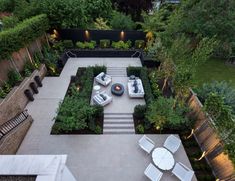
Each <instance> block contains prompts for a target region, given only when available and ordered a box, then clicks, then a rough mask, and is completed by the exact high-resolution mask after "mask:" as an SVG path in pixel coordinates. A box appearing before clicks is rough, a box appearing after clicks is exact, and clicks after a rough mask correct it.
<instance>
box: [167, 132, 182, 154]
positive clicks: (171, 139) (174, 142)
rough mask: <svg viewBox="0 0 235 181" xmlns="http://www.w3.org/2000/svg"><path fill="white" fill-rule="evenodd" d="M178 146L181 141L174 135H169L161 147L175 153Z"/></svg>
mask: <svg viewBox="0 0 235 181" xmlns="http://www.w3.org/2000/svg"><path fill="white" fill-rule="evenodd" d="M180 145H181V140H180V139H179V138H177V137H176V136H174V135H170V136H168V137H167V139H166V141H165V142H164V145H163V146H164V147H165V148H166V149H168V150H169V151H171V152H172V153H175V152H176V151H177V150H178V149H179V147H180Z"/></svg>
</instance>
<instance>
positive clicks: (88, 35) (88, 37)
mask: <svg viewBox="0 0 235 181" xmlns="http://www.w3.org/2000/svg"><path fill="white" fill-rule="evenodd" d="M85 39H86V41H89V39H90V33H89V31H88V30H85Z"/></svg>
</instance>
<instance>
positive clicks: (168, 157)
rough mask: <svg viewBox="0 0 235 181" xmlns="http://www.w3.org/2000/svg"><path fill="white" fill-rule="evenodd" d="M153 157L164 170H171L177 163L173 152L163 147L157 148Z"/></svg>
mask: <svg viewBox="0 0 235 181" xmlns="http://www.w3.org/2000/svg"><path fill="white" fill-rule="evenodd" d="M152 158H153V162H154V164H155V165H156V166H157V167H159V168H160V169H162V170H170V169H172V168H173V166H174V164H175V160H174V157H173V155H172V154H171V152H169V151H168V150H167V149H166V148H163V147H158V148H155V149H154V150H153V153H152Z"/></svg>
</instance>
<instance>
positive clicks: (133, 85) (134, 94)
mask: <svg viewBox="0 0 235 181" xmlns="http://www.w3.org/2000/svg"><path fill="white" fill-rule="evenodd" d="M127 86H128V94H129V96H130V97H131V98H143V97H144V87H143V84H142V81H141V80H140V79H136V80H129V81H128V83H127Z"/></svg>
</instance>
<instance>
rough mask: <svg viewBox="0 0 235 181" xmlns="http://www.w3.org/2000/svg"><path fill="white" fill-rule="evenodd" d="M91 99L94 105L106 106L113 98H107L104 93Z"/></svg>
mask: <svg viewBox="0 0 235 181" xmlns="http://www.w3.org/2000/svg"><path fill="white" fill-rule="evenodd" d="M92 99H93V102H94V103H95V104H97V105H100V106H106V105H108V104H109V103H110V102H112V100H113V98H112V97H111V96H109V95H108V94H107V93H106V92H105V91H103V92H101V93H98V94H96V95H94V97H93V98H92Z"/></svg>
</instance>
